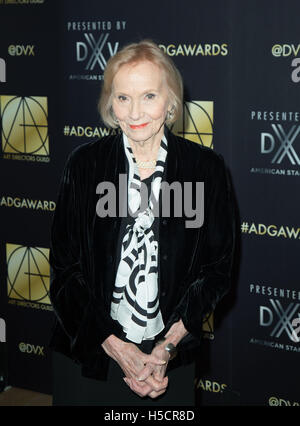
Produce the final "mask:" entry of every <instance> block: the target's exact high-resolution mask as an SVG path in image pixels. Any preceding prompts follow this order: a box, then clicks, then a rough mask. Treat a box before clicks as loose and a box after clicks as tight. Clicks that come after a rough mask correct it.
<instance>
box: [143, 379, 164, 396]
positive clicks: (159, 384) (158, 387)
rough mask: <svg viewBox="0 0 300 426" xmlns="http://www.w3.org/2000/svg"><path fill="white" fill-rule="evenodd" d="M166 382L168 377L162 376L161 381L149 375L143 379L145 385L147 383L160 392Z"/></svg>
mask: <svg viewBox="0 0 300 426" xmlns="http://www.w3.org/2000/svg"><path fill="white" fill-rule="evenodd" d="M168 382H169V380H168V377H164V378H163V380H162V381H158V380H155V379H154V377H153V376H150V377H148V379H146V380H145V383H147V385H149V386H150V387H151V388H152V389H153V390H154V391H155V392H160V391H161V390H164V389H166V388H167V386H168Z"/></svg>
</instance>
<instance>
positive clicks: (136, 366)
mask: <svg viewBox="0 0 300 426" xmlns="http://www.w3.org/2000/svg"><path fill="white" fill-rule="evenodd" d="M102 347H103V349H104V350H105V352H106V353H107V355H109V356H110V357H111V358H112V359H114V360H115V361H116V362H117V363H118V364H119V366H120V367H121V369H122V370H123V371H124V373H125V376H126V378H125V379H124V381H125V382H126V383H127V385H128V386H129V387H130V388H131V389H132V390H133V391H134V392H135V393H137V394H138V395H139V396H141V397H143V396H146V395H149V394H150V393H151V392H155V393H159V394H161V393H163V392H165V390H166V388H167V386H168V378H167V377H165V378H164V377H162V379H159V380H157V379H156V378H155V377H154V376H150V375H147V378H146V380H144V381H138V380H137V379H138V378H139V374H140V373H141V372H142V371H143V370H144V367H145V365H152V366H153V369H154V367H159V366H163V365H165V364H166V361H167V359H166V356H165V354H163V352H162V355H164V356H162V358H159V355H160V352H158V353H157V354H156V353H154V354H153V351H152V353H151V354H150V355H148V354H144V353H143V352H142V351H140V350H139V349H138V348H137V346H136V345H134V344H133V343H127V342H123V340H121V339H119V338H117V337H116V336H114V335H111V336H109V337H108V338H107V339H106V340H105V341H104V342H103V343H102ZM157 377H158V376H157Z"/></svg>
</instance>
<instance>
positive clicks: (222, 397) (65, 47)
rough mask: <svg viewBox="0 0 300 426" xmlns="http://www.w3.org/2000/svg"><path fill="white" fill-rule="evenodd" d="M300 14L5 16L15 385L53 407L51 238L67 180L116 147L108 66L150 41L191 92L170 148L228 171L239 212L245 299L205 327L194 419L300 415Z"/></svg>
mask: <svg viewBox="0 0 300 426" xmlns="http://www.w3.org/2000/svg"><path fill="white" fill-rule="evenodd" d="M271 3H272V4H271ZM299 13H300V3H299V1H297V0H273V1H272V2H269V1H267V0H259V1H258V0H247V1H243V2H240V1H237V0H227V1H226V0H224V1H223V0H212V1H210V2H204V1H202V0H201V1H199V0H191V1H189V2H183V1H179V0H176V1H173V2H171V3H170V2H162V1H152V2H150V3H147V5H146V6H144V5H143V6H141V2H140V1H136V0H132V1H130V2H129V3H128V2H127V3H126V2H118V1H111V2H104V1H103V2H99V1H98V0H89V1H85V2H83V1H80V0H76V1H71V0H63V1H57V2H55V1H50V0H39V1H38V0H26V1H25V0H2V1H0V33H1V37H0V138H1V142H0V156H1V158H0V173H1V176H0V215H1V220H0V231H1V239H0V329H1V332H0V341H1V348H2V358H3V362H2V366H1V368H2V370H3V369H5V366H7V369H6V370H7V374H8V377H7V380H6V381H7V383H8V384H9V385H13V386H19V387H24V388H27V389H32V390H37V391H41V392H46V393H51V352H50V350H49V348H48V341H49V336H50V333H51V328H52V324H53V311H52V307H51V304H50V300H49V275H50V268H49V232H50V225H51V220H52V216H53V212H54V210H55V202H56V197H57V190H58V184H59V180H60V175H61V172H62V169H63V166H64V163H65V161H66V158H67V156H68V154H69V153H70V152H71V151H72V150H73V149H74V148H75V147H77V146H78V145H79V144H82V143H86V142H89V141H92V140H96V139H99V138H101V137H102V136H104V135H107V134H109V133H110V132H111V130H109V129H107V128H106V127H105V126H104V125H103V123H101V120H100V118H99V116H98V113H97V101H98V97H99V93H100V87H101V81H102V78H103V71H104V68H105V65H106V62H107V60H108V59H109V58H110V57H111V56H112V55H114V54H115V53H116V52H117V51H118V50H119V49H120V47H122V46H124V45H125V44H127V43H128V42H133V41H137V40H141V39H143V38H151V39H152V40H154V41H155V42H157V43H158V44H159V46H160V48H161V49H163V51H164V52H166V54H167V55H169V56H170V57H171V58H172V59H173V60H174V61H175V63H176V65H177V67H178V68H179V70H180V71H181V73H182V76H183V79H184V83H185V99H184V101H185V104H184V113H183V117H182V118H181V119H180V120H179V121H178V122H177V123H176V124H175V125H174V127H173V132H174V133H177V134H180V135H183V136H184V137H186V138H188V139H191V140H193V141H194V142H195V143H199V144H203V145H206V146H209V147H211V148H213V149H214V150H215V151H217V152H219V153H221V154H222V155H223V157H224V159H225V161H226V163H227V165H228V169H229V171H230V173H231V178H232V182H233V186H234V190H235V197H236V202H237V218H238V223H237V241H236V248H237V249H236V259H235V263H234V270H233V285H232V291H231V293H230V294H229V295H228V296H226V297H225V299H224V300H223V302H222V303H221V304H220V305H219V306H218V308H217V309H216V311H215V312H214V314H213V315H212V316H211V318H210V319H209V321H208V322H207V323H206V324H205V325H204V329H205V337H206V338H205V340H204V343H203V352H202V355H201V357H200V359H199V365H197V370H196V374H195V392H196V400H197V405H222V404H224V405H226V404H242V405H247V404H249V405H254V404H255V405H257V404H258V405H299V404H300V397H299V392H298V383H297V372H298V363H297V361H298V359H299V352H300V344H299V342H300V339H299V337H300V332H299V331H298V328H299V325H300V284H299V279H298V272H297V271H298V265H299V261H298V257H299V255H298V253H299V238H300V227H299V206H300V201H299V189H298V188H299V182H300V148H299V145H300V114H299V95H300V44H299V43H300V42H299V29H298V28H299V23H298V17H299ZM5 341H6V343H5ZM3 354H4V355H3ZM5 355H6V356H5ZM0 376H1V371H0Z"/></svg>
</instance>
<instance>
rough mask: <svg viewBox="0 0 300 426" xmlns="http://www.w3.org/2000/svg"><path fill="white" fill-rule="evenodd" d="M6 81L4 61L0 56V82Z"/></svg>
mask: <svg viewBox="0 0 300 426" xmlns="http://www.w3.org/2000/svg"><path fill="white" fill-rule="evenodd" d="M5 82H6V62H5V60H4V59H2V58H0V83H5Z"/></svg>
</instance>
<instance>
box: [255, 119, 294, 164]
mask: <svg viewBox="0 0 300 426" xmlns="http://www.w3.org/2000/svg"><path fill="white" fill-rule="evenodd" d="M271 127H272V129H273V131H274V133H275V135H276V136H277V138H278V140H279V142H280V147H279V148H278V150H277V151H276V153H275V155H274V157H273V158H272V161H271V162H272V163H277V164H280V163H281V161H282V160H283V158H284V157H288V158H289V160H290V162H291V163H292V164H293V165H295V164H298V165H300V159H299V157H298V155H297V153H296V151H295V149H294V147H293V146H292V145H293V143H294V141H295V139H296V137H297V136H298V134H299V132H300V125H299V126H296V125H294V126H292V127H291V128H290V130H289V131H288V132H286V131H285V130H284V128H283V126H282V125H281V124H272V125H271ZM260 141H261V153H262V154H270V153H273V152H274V149H275V138H274V136H273V134H271V133H262V134H261V138H260Z"/></svg>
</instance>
